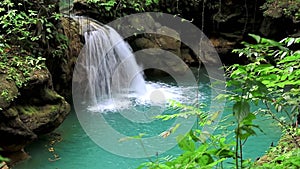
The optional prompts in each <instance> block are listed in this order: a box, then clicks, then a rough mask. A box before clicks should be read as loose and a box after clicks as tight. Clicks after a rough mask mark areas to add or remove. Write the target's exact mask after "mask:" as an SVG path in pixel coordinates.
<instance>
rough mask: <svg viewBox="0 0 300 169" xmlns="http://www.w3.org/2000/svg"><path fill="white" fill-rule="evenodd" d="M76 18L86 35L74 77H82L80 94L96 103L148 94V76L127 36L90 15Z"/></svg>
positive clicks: (88, 100) (83, 33) (79, 79)
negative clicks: (146, 80) (124, 38)
mask: <svg viewBox="0 0 300 169" xmlns="http://www.w3.org/2000/svg"><path fill="white" fill-rule="evenodd" d="M72 18H73V19H75V20H76V21H78V23H79V25H80V33H81V34H82V35H83V36H84V39H85V45H84V47H83V49H82V50H81V53H80V55H79V57H78V61H77V65H76V69H75V73H74V75H75V76H76V77H73V78H74V79H77V81H80V83H79V86H80V87H79V88H78V86H77V91H78V93H77V94H79V95H82V97H83V98H85V100H86V101H87V102H88V103H89V104H90V105H92V106H94V105H96V104H98V103H103V102H105V101H107V100H111V99H115V98H123V97H126V95H127V96H128V94H137V95H142V94H144V93H145V92H146V87H145V80H144V78H143V75H142V73H141V70H140V68H139V66H138V65H137V63H136V60H135V57H134V54H133V53H132V49H131V48H130V46H129V45H128V44H127V43H126V42H125V41H124V40H123V38H122V37H121V36H120V35H119V34H118V33H117V32H116V31H115V30H114V29H113V28H111V27H109V26H107V25H103V24H101V23H98V22H97V21H95V20H92V19H90V18H87V17H79V16H76V17H72ZM77 91H75V92H77Z"/></svg>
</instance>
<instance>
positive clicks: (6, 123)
mask: <svg viewBox="0 0 300 169" xmlns="http://www.w3.org/2000/svg"><path fill="white" fill-rule="evenodd" d="M11 83H13V82H11ZM1 84H2V83H1ZM51 85H52V81H51V75H50V73H49V71H48V70H47V69H46V68H44V69H42V70H36V71H35V72H33V73H32V76H31V77H30V78H29V81H28V82H27V84H26V85H24V86H23V87H21V88H18V89H17V91H15V90H16V89H15V88H12V91H13V92H15V93H19V95H18V96H17V98H15V99H14V100H13V101H12V102H11V103H10V105H9V106H6V107H3V108H2V110H1V112H0V135H1V138H2V139H1V140H0V147H1V148H2V149H3V151H4V152H6V153H7V152H11V153H13V152H18V151H21V150H22V149H23V148H24V147H25V146H26V145H27V144H28V143H30V142H32V141H33V140H35V139H37V138H38V136H39V135H42V134H46V133H48V132H51V131H53V130H54V129H55V128H57V127H58V126H59V125H60V124H61V123H62V122H63V120H64V119H65V118H66V116H67V115H68V113H69V112H70V106H69V104H68V103H67V102H66V101H65V99H64V98H63V97H62V96H60V95H58V94H57V93H56V92H55V91H54V90H53V89H52V86H51Z"/></svg>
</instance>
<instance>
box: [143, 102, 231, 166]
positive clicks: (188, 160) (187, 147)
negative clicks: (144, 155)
mask: <svg viewBox="0 0 300 169" xmlns="http://www.w3.org/2000/svg"><path fill="white" fill-rule="evenodd" d="M202 106H203V105H202ZM202 106H199V108H197V107H195V106H189V105H183V104H181V103H178V102H176V101H170V108H171V109H175V110H177V111H180V112H179V113H177V114H172V115H159V116H157V118H159V119H162V120H170V119H173V118H178V117H181V118H188V117H190V116H197V117H198V118H199V123H198V125H199V127H203V126H206V125H210V124H211V123H212V121H213V120H215V119H216V118H217V117H218V116H219V115H220V113H219V112H215V113H212V114H211V115H209V114H207V113H205V112H203V110H202ZM177 127H180V125H177ZM172 133H173V132H171V134H172ZM226 136H227V134H226V133H222V134H218V135H210V134H209V133H206V132H202V131H201V130H200V129H193V130H191V131H190V132H189V133H187V134H186V135H179V136H178V137H177V142H178V145H179V147H180V148H181V149H182V150H183V153H182V154H181V155H180V156H178V157H175V158H173V157H165V158H159V159H156V160H155V161H151V160H150V161H149V162H146V163H143V164H142V165H141V166H140V167H139V168H148V169H156V168H165V169H176V168H186V169H194V168H214V167H216V166H218V167H221V166H222V163H223V161H224V160H226V159H228V158H232V159H233V158H234V151H233V146H234V143H233V142H232V141H231V142H230V141H228V140H226Z"/></svg>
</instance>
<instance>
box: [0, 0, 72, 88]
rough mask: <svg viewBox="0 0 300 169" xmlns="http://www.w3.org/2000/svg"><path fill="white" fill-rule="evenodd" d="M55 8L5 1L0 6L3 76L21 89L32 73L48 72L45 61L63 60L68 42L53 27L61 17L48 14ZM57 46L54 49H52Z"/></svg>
mask: <svg viewBox="0 0 300 169" xmlns="http://www.w3.org/2000/svg"><path fill="white" fill-rule="evenodd" d="M54 8H55V5H53V4H48V5H47V4H46V3H42V2H41V3H40V4H33V3H32V2H30V1H24V2H23V3H17V2H15V1H12V0H5V1H3V2H2V3H1V4H0V13H1V15H0V27H1V28H2V29H1V30H0V55H1V58H0V73H4V74H7V75H8V80H12V81H14V82H15V83H16V85H17V87H19V88H20V87H22V86H23V85H24V84H25V83H26V82H27V81H28V80H29V78H30V76H32V73H33V71H36V70H40V69H42V68H45V63H44V62H45V60H46V57H49V56H53V57H61V56H63V54H64V51H65V49H67V39H66V37H65V36H63V35H62V34H60V33H59V32H58V31H57V28H56V27H55V25H54V23H55V22H57V20H59V18H60V16H61V15H60V14H58V13H51V14H50V13H49V11H52V10H53V9H54ZM51 44H55V47H51Z"/></svg>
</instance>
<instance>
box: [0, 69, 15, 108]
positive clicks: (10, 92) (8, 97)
mask: <svg viewBox="0 0 300 169" xmlns="http://www.w3.org/2000/svg"><path fill="white" fill-rule="evenodd" d="M0 82H1V83H0V110H1V109H5V108H7V107H8V106H9V105H10V103H11V102H12V101H13V100H14V99H15V98H16V97H17V96H18V88H17V86H16V85H15V84H14V82H12V81H8V80H7V75H5V74H0Z"/></svg>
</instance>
